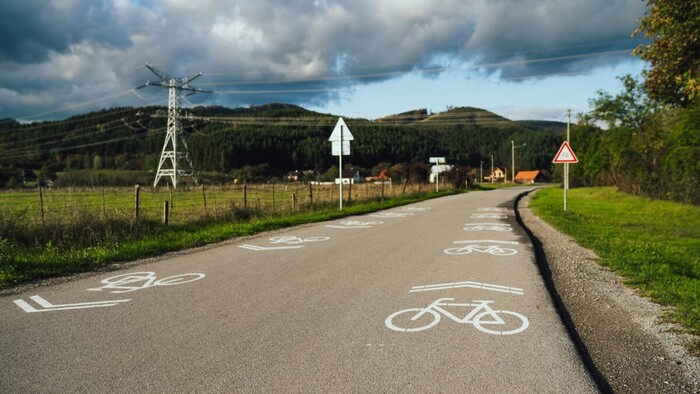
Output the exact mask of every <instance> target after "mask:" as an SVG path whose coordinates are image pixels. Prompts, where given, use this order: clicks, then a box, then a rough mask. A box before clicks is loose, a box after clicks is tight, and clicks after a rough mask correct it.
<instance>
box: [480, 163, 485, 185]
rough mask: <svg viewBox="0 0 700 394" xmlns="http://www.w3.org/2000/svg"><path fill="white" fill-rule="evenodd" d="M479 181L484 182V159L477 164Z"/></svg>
mask: <svg viewBox="0 0 700 394" xmlns="http://www.w3.org/2000/svg"><path fill="white" fill-rule="evenodd" d="M479 183H484V161H483V160H481V164H479Z"/></svg>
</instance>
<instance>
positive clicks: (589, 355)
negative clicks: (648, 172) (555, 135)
mask: <svg viewBox="0 0 700 394" xmlns="http://www.w3.org/2000/svg"><path fill="white" fill-rule="evenodd" d="M529 201H530V197H529V195H526V196H524V197H523V198H521V199H518V200H517V202H516V205H517V206H516V209H517V212H518V216H519V218H520V220H521V221H522V224H523V225H524V227H525V228H526V231H528V233H529V234H530V235H531V237H532V238H533V244H534V245H535V248H536V249H538V248H539V249H540V253H538V256H537V257H538V260H540V261H538V263H539V265H540V269H541V271H542V274H543V276H544V277H545V278H544V279H545V281H546V282H548V284H549V287H550V291H551V292H552V293H553V294H552V297H553V298H554V300H555V302H556V303H557V304H559V305H558V306H559V307H560V308H561V309H563V310H562V312H563V313H562V315H563V318H564V320H565V323H568V324H567V325H568V326H569V328H570V331H571V330H573V331H574V332H572V337H573V339H574V341H575V342H578V346H579V350H580V352H581V354H582V358H583V359H584V362H586V363H587V364H589V365H588V366H589V369H591V371H592V374H593V375H597V376H594V377H596V378H597V380H599V386H600V387H601V389H602V390H603V391H607V390H611V391H613V392H616V393H640V392H654V393H698V392H700V359H698V358H696V357H692V356H690V355H689V354H688V353H687V351H686V350H685V348H684V347H683V346H682V345H683V343H687V341H689V339H690V338H689V336H687V335H684V334H682V333H680V332H681V330H680V328H679V326H678V325H675V324H671V323H668V322H666V321H665V320H664V318H663V313H664V308H663V307H662V306H660V305H658V304H655V303H652V302H650V301H649V300H647V299H646V298H643V297H641V296H640V295H639V294H638V292H636V291H635V290H632V289H630V288H628V287H626V286H624V285H623V281H622V279H621V278H620V277H618V276H617V275H615V274H614V273H612V272H611V271H610V270H609V269H607V268H605V267H603V266H601V265H599V264H598V263H597V262H596V260H597V259H598V257H597V256H596V255H595V253H593V252H592V251H590V250H588V249H585V248H582V247H580V246H579V245H577V244H576V243H575V242H574V241H573V240H572V239H571V238H570V237H568V236H566V235H564V234H562V233H560V232H558V231H557V230H555V229H554V228H552V227H551V226H550V225H549V224H547V223H545V222H544V221H543V220H541V219H540V218H539V217H537V216H535V215H534V214H532V212H531V211H530V209H529Z"/></svg>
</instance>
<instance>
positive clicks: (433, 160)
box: [428, 157, 445, 192]
mask: <svg viewBox="0 0 700 394" xmlns="http://www.w3.org/2000/svg"><path fill="white" fill-rule="evenodd" d="M428 161H429V162H431V163H434V164H435V165H436V166H437V165H440V164H445V158H444V157H431V158H430V159H429V160H428ZM439 185H440V169H439V168H437V169H435V191H436V192H439V191H440V187H439Z"/></svg>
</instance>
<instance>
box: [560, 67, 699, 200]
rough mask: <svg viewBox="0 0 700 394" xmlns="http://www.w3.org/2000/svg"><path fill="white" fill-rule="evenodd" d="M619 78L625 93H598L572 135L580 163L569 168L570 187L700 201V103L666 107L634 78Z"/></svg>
mask: <svg viewBox="0 0 700 394" xmlns="http://www.w3.org/2000/svg"><path fill="white" fill-rule="evenodd" d="M621 80H622V81H623V82H624V85H625V91H624V92H622V93H620V94H618V95H616V96H614V97H613V96H611V95H609V94H607V93H603V92H600V93H599V97H598V98H597V99H594V100H592V101H591V104H592V106H593V111H591V113H590V114H588V115H586V116H584V124H583V125H582V126H580V127H577V128H575V129H574V132H573V133H572V134H573V135H574V137H573V143H572V146H573V148H574V150H575V152H576V153H577V155H578V158H579V161H580V163H579V164H576V165H573V166H571V176H572V181H571V182H572V185H573V186H600V185H615V186H617V187H618V188H619V189H620V190H622V191H625V192H627V193H631V194H635V195H645V196H649V197H652V198H659V199H670V200H674V201H679V202H686V203H692V204H700V192H698V190H699V189H698V187H699V186H700V164H699V163H698V161H699V160H698V158H700V133H699V132H698V131H699V130H700V103H698V104H694V105H690V106H688V107H685V108H671V107H662V106H659V105H658V104H657V103H656V102H654V101H652V100H649V99H648V97H647V95H646V91H645V90H644V86H643V85H641V84H639V83H637V82H636V81H635V80H633V79H632V78H631V77H629V76H626V77H623V78H621ZM592 120H598V121H603V122H605V123H606V124H607V125H608V129H607V130H602V129H600V128H598V127H595V126H594V125H593V124H592V122H591V121H592Z"/></svg>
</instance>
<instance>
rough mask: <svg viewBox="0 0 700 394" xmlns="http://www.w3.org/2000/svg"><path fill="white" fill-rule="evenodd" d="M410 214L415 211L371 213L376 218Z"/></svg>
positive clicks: (403, 216) (401, 216) (400, 216)
mask: <svg viewBox="0 0 700 394" xmlns="http://www.w3.org/2000/svg"><path fill="white" fill-rule="evenodd" d="M410 215H413V213H412V212H402V213H398V212H379V213H375V214H373V215H370V216H373V217H375V218H405V217H407V216H410Z"/></svg>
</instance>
